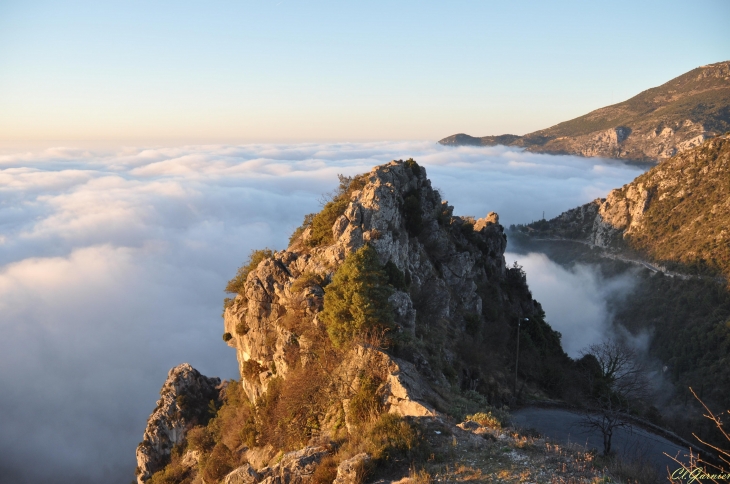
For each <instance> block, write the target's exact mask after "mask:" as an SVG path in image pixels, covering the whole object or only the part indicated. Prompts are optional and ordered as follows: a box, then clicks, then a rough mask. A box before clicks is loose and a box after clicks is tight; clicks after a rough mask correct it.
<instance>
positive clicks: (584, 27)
mask: <svg viewBox="0 0 730 484" xmlns="http://www.w3.org/2000/svg"><path fill="white" fill-rule="evenodd" d="M728 18H730V2H727V1H726V0H700V1H696V2H693V3H692V4H691V5H690V4H688V3H685V2H668V1H663V2H656V1H646V2H628V1H614V2H611V3H597V2H579V1H556V2H476V1H474V2H460V1H456V2H449V3H444V2H427V1H420V2H415V1H403V2H397V3H396V2H382V1H370V2H347V1H339V2H335V1H329V2H327V1H309V2H294V1H288V0H270V1H269V0H258V1H245V0H238V1H214V0H211V1H206V2H202V1H197V2H195V1H184V0H177V1H174V2H173V1H164V0H160V1H154V2H149V1H144V2H143V1H136V0H124V1H122V0H105V1H103V2H99V1H90V0H75V1H71V0H69V1H43V0H37V1H36V0H24V1H11V0H0V335H2V337H1V338H0V388H2V391H0V484H5V483H6V482H8V483H13V484H25V483H36V482H54V483H61V484H65V483H74V484H85V483H96V482H106V483H112V484H128V483H129V482H130V480H131V479H132V476H133V470H134V465H135V463H134V448H135V446H136V445H137V443H138V442H139V441H140V440H141V438H142V432H143V430H144V425H145V421H146V418H147V417H148V415H149V414H150V412H151V411H152V410H153V409H154V406H155V400H156V398H157V396H158V392H159V388H160V386H161V385H162V383H163V382H164V379H165V376H166V374H167V372H168V370H169V369H170V368H171V367H173V366H174V365H177V364H180V363H183V362H189V363H191V364H192V365H193V366H194V367H195V368H197V369H198V370H200V371H201V372H202V373H204V374H206V375H209V376H219V377H222V378H233V377H236V376H237V375H236V368H237V366H236V362H235V353H234V352H233V350H231V349H228V348H227V347H226V346H225V345H224V344H223V342H222V340H221V334H222V321H221V309H222V299H223V297H224V296H225V294H224V293H223V287H225V283H226V281H227V280H228V279H229V278H231V277H232V276H233V275H234V274H235V271H236V269H237V268H238V267H239V266H240V265H241V264H242V263H243V262H244V261H245V260H246V257H247V256H248V254H249V252H250V251H251V250H252V249H256V248H262V247H267V246H268V247H271V248H274V249H282V248H284V247H285V244H286V241H287V239H288V237H289V235H290V234H291V232H292V231H293V230H294V229H295V228H296V227H297V226H298V225H299V224H300V223H301V221H302V218H303V216H304V214H306V213H309V212H314V211H317V210H318V209H319V204H318V200H320V199H321V195H322V194H323V193H326V192H329V191H331V190H332V189H333V188H334V187H335V186H336V184H337V177H336V175H337V174H338V173H343V174H355V173H360V172H363V171H367V170H369V169H370V168H371V167H372V166H374V165H377V164H380V163H385V162H387V161H389V160H391V159H394V158H409V157H414V158H415V159H416V160H417V161H418V162H419V163H421V164H422V165H424V166H425V167H426V168H427V170H428V173H429V175H430V177H431V179H432V182H433V185H434V186H435V187H436V188H438V189H439V191H440V192H441V193H442V194H443V195H444V198H446V199H448V200H449V201H450V203H451V204H452V205H454V206H455V207H456V213H457V214H463V215H474V216H477V217H480V216H484V215H485V214H487V213H488V212H490V211H496V212H498V213H499V214H500V217H501V221H502V223H503V224H506V225H508V224H511V223H520V222H529V221H531V220H537V219H539V218H541V217H542V215H543V212H544V214H545V216H546V217H547V218H550V217H553V216H555V215H557V214H559V213H560V212H561V211H563V210H566V209H569V208H572V207H575V206H577V205H579V204H582V203H586V202H588V201H590V200H592V199H594V198H596V197H599V196H605V195H606V193H607V192H608V191H609V190H610V189H611V188H614V187H618V186H621V185H623V184H624V183H627V182H629V181H631V180H632V179H633V178H634V177H635V176H637V175H638V174H639V173H641V170H640V169H639V168H637V167H635V166H627V165H624V164H622V163H619V162H612V161H606V160H599V159H583V158H575V157H569V156H549V155H537V154H531V153H525V152H521V151H519V150H510V149H506V148H504V147H491V148H473V147H461V148H453V147H442V146H439V145H437V144H436V143H435V142H436V141H437V140H438V139H440V138H443V137H445V136H448V135H451V134H454V133H458V132H466V133H469V134H472V135H487V134H502V133H515V134H524V133H527V132H530V131H533V130H537V129H541V128H545V127H548V126H551V125H553V124H556V123H558V122H560V121H564V120H567V119H570V118H572V117H576V116H579V115H582V114H584V113H586V112H588V111H590V110H592V109H596V108H599V107H601V106H605V105H607V104H611V103H615V102H619V101H621V100H624V99H627V98H629V97H631V96H632V95H634V94H637V93H638V92H640V91H642V90H644V89H647V88H649V87H653V86H656V85H659V84H662V83H664V82H666V81H668V80H669V79H671V78H673V77H676V76H678V75H681V74H682V73H684V72H686V71H688V70H691V69H693V68H695V67H697V66H700V65H703V64H708V63H712V62H718V61H722V60H727V59H730V36H729V35H728V34H727V26H726V24H727V19H728ZM508 257H509V258H512V257H514V258H515V259H518V260H519V261H520V263H521V264H523V265H524V267H525V268H526V270H527V273H528V274H527V276H528V283H530V284H531V287H532V288H533V292H534V294H535V297H536V298H537V299H538V300H540V301H541V302H542V303H543V305H544V307H545V309H546V313H547V319H548V321H549V322H550V323H551V324H552V325H553V327H555V328H556V329H557V330H558V331H561V332H562V333H563V334H564V344H565V346H566V349H567V351H569V353H571V354H575V353H576V352H577V351H579V348H580V347H582V345H584V344H587V343H589V342H593V341H594V340H596V339H598V338H600V337H602V336H603V335H604V334H605V333H606V331H608V330H607V328H609V327H610V314H609V312H608V311H607V309H606V308H607V307H608V306H607V304H606V301H607V298H610V297H614V296H615V295H616V294H617V293H618V292H620V291H622V290H625V288H627V287H630V284H631V281H624V280H609V281H606V280H601V279H600V278H599V276H598V275H597V273H595V271H593V270H592V269H591V268H590V267H574V268H572V269H566V268H561V267H558V266H555V265H554V264H552V263H551V262H550V261H549V260H547V259H545V258H544V256H542V255H540V254H513V253H510V254H508ZM511 262H512V260H511V259H508V263H511ZM576 294H580V295H581V300H582V301H583V303H584V304H583V306H581V308H575V307H569V306H568V305H566V304H561V301H562V300H563V299H562V298H564V297H568V295H576ZM576 325H580V326H581V329H580V331H576V329H575V328H576Z"/></svg>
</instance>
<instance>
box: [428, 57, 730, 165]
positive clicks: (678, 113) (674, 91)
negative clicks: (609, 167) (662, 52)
mask: <svg viewBox="0 0 730 484" xmlns="http://www.w3.org/2000/svg"><path fill="white" fill-rule="evenodd" d="M728 130H730V61H725V62H719V63H716V64H711V65H707V66H702V67H698V68H696V69H693V70H691V71H689V72H687V73H686V74H683V75H681V76H679V77H677V78H675V79H672V80H671V81H669V82H667V83H665V84H662V85H661V86H659V87H655V88H652V89H647V90H646V91H643V92H641V93H640V94H638V95H636V96H634V97H632V98H631V99H628V100H627V101H624V102H621V103H618V104H614V105H612V106H607V107H604V108H600V109H597V110H595V111H592V112H590V113H588V114H586V115H584V116H580V117H578V118H575V119H572V120H570V121H565V122H563V123H560V124H557V125H555V126H553V127H551V128H548V129H544V130H540V131H535V132H534V133H529V134H526V135H524V136H516V135H501V136H484V137H482V138H476V137H472V136H468V135H465V134H457V135H453V136H449V137H447V138H444V139H442V140H441V141H439V143H441V144H443V145H455V146H456V145H481V146H493V145H497V144H503V145H509V146H518V147H523V148H526V149H527V150H529V151H533V152H536V153H551V154H571V155H579V156H589V157H590V156H601V157H605V158H623V159H629V160H637V161H660V160H662V159H666V158H669V157H671V156H673V155H675V154H676V153H679V152H682V151H684V150H686V149H688V148H692V147H694V146H698V145H700V144H701V143H702V142H703V141H705V140H706V139H707V138H710V137H712V136H715V135H717V134H720V133H724V132H726V131H728Z"/></svg>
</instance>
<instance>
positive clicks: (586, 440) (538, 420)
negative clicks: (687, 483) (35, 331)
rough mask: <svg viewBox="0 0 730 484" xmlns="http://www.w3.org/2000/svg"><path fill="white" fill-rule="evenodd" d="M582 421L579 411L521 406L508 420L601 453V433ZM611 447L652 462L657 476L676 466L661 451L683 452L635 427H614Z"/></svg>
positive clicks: (617, 452) (558, 439)
mask: <svg viewBox="0 0 730 484" xmlns="http://www.w3.org/2000/svg"><path fill="white" fill-rule="evenodd" d="M583 421H584V420H583V416H582V415H581V414H580V413H577V412H573V411H570V410H563V409H557V408H539V407H525V408H521V409H519V410H516V411H515V412H513V414H512V422H513V424H514V425H515V426H517V427H521V428H524V429H535V430H537V431H538V432H539V433H540V434H542V435H543V436H545V437H548V438H550V439H551V440H553V441H557V442H560V443H563V444H567V443H573V444H579V445H582V446H584V447H586V448H587V449H596V450H598V452H601V451H602V450H603V435H602V434H601V432H600V431H598V430H596V429H591V428H586V427H585V426H583V425H581V423H582V422H583ZM612 447H613V450H614V451H615V453H616V454H617V455H618V456H620V457H622V458H624V459H628V460H636V461H638V462H640V463H646V465H653V466H654V467H656V469H657V470H658V471H659V473H660V475H665V474H666V472H667V469H670V470H671V471H673V470H675V469H676V468H677V467H679V465H678V464H677V463H676V462H674V461H673V460H672V459H670V458H669V457H667V456H665V455H664V452H666V453H667V454H669V455H671V456H677V455H679V456H680V457H681V456H683V455H684V454H686V453H687V448H685V447H682V446H680V445H677V444H675V443H673V442H671V441H669V440H667V439H666V438H664V437H662V436H660V435H657V434H654V433H652V432H649V431H647V430H644V429H643V428H639V427H636V426H633V427H632V428H619V429H616V430H614V434H613V439H612Z"/></svg>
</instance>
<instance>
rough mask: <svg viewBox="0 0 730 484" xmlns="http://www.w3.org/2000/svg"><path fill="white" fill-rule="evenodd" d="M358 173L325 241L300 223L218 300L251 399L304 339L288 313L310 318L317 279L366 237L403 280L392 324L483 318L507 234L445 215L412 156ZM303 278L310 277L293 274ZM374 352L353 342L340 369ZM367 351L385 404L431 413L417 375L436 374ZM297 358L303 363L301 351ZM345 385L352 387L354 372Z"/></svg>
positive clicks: (421, 362)
mask: <svg viewBox="0 0 730 484" xmlns="http://www.w3.org/2000/svg"><path fill="white" fill-rule="evenodd" d="M365 177H366V179H365V182H364V186H363V187H362V188H361V189H359V190H355V191H353V192H352V193H350V195H349V196H350V198H349V203H348V204H347V207H346V209H345V210H344V213H343V214H342V215H341V216H340V217H339V218H337V220H336V221H335V223H334V225H333V227H332V242H331V243H330V244H328V245H323V246H319V247H314V248H311V247H309V246H308V245H307V240H308V237H310V236H311V235H310V230H309V229H307V230H304V231H303V235H302V236H301V238H300V240H297V241H294V243H293V244H292V246H290V247H289V248H288V249H286V250H283V251H280V252H276V253H274V255H273V257H272V258H270V259H266V260H264V261H262V262H261V263H260V264H259V265H258V267H256V268H255V269H254V270H252V271H251V272H250V274H249V275H248V278H247V280H246V284H245V289H244V291H243V293H242V294H240V295H238V296H237V297H236V298H235V300H233V302H232V303H231V304H230V306H229V307H228V308H226V310H225V313H224V326H225V331H226V332H228V333H230V334H231V335H232V336H233V338H232V339H230V340H229V341H228V345H229V346H231V347H233V348H235V349H236V353H237V357H238V362H239V368H240V371H241V375H242V385H243V386H244V388H245V390H246V393H247V394H248V396H249V398H250V399H251V400H253V401H255V400H256V399H257V398H259V397H260V396H261V395H262V393H263V392H265V391H266V388H267V385H268V382H269V381H270V380H271V379H272V378H274V377H282V378H286V375H287V373H288V372H289V370H290V366H291V364H292V360H291V353H292V351H291V350H292V346H296V347H298V348H299V349H300V350H301V349H302V348H306V346H307V344H308V342H307V340H306V338H304V337H303V336H302V335H301V334H298V333H297V331H296V330H294V329H292V327H291V321H292V318H294V315H298V317H300V318H303V319H309V320H311V321H312V324H319V323H318V319H317V314H318V313H319V311H320V310H321V309H322V305H323V295H324V292H325V289H324V288H323V287H322V286H324V285H326V283H327V282H328V281H330V280H331V278H332V276H333V274H334V272H335V271H336V269H337V267H338V266H339V265H340V264H341V263H342V262H343V261H344V259H345V257H346V256H347V254H349V253H351V252H354V251H356V250H358V249H359V248H360V247H362V246H363V245H364V244H366V243H367V244H370V245H371V246H372V247H373V248H375V250H376V251H377V254H378V256H379V258H380V262H381V263H382V264H383V265H385V264H390V265H391V266H394V267H395V268H397V270H398V271H399V272H400V273H402V274H403V276H404V279H405V280H407V281H408V288H407V290H397V291H395V292H394V293H393V295H392V296H391V298H390V303H391V305H392V306H393V309H394V314H395V319H396V323H397V325H398V328H399V331H402V332H407V333H410V334H412V335H414V334H415V332H416V326H417V325H418V324H419V321H421V324H428V321H444V320H449V321H450V323H451V324H453V325H454V326H455V327H457V328H459V331H461V332H463V331H464V324H465V322H464V321H465V320H464V315H475V316H474V317H475V318H482V313H483V304H484V303H483V295H481V294H480V291H479V288H478V284H482V285H483V284H487V283H491V284H495V285H499V283H500V281H502V280H504V278H505V275H506V272H507V268H506V265H505V261H504V257H503V254H504V251H505V248H506V236H505V235H504V232H503V228H502V226H501V225H500V224H499V217H498V215H497V214H496V213H493V212H492V213H490V214H488V215H487V216H486V217H485V218H483V219H473V218H469V217H458V216H454V215H453V207H451V206H449V205H448V203H447V202H444V201H442V200H441V197H440V194H439V193H438V191H436V190H434V189H433V188H432V187H431V184H430V181H429V180H428V178H427V176H426V170H425V169H424V168H422V167H419V166H418V165H414V164H409V163H407V162H403V161H394V162H391V163H388V164H386V165H382V166H379V167H376V168H374V169H373V170H372V171H371V172H370V173H369V174H367V175H365ZM406 207H410V208H406ZM313 275H314V277H313ZM304 278H310V279H312V282H309V283H306V284H302V283H301V282H298V281H300V280H302V279H304ZM315 280H317V281H323V282H314V281H315ZM404 289H405V288H404ZM490 304H493V303H490ZM498 304H500V305H501V304H504V301H499V302H498ZM514 304H518V305H519V304H526V305H527V307H525V308H522V309H518V311H519V312H534V311H535V308H534V304H535V303H534V302H533V301H532V299H531V298H529V297H528V298H527V299H526V300H525V301H514ZM419 311H421V312H422V313H421V314H420V316H423V318H421V317H419ZM302 353H304V352H302V351H300V354H302ZM446 354H447V355H448V354H449V352H448V350H446ZM366 355H367V357H365V356H366ZM374 355H375V353H373V352H372V351H369V350H366V349H365V348H364V347H362V346H358V347H356V348H355V349H353V350H352V351H351V353H350V354H349V356H348V357H347V358H346V359H345V361H344V362H343V365H342V373H343V375H350V376H348V378H351V379H356V378H357V371H348V370H347V369H348V368H349V369H350V370H351V369H352V368H358V367H360V368H361V367H362V366H363V365H365V364H366V363H365V362H366V361H367V360H370V359H372V358H371V357H373V356H374ZM375 356H377V357H375V360H377V361H378V363H377V365H376V366H379V367H380V368H382V369H383V372H384V375H383V376H384V381H385V382H386V383H384V387H383V390H384V391H385V392H386V394H385V395H384V397H383V398H384V401H385V402H386V403H387V405H388V407H389V408H390V411H392V412H397V413H401V414H404V415H426V414H433V404H434V402H435V401H437V400H438V398H439V397H437V396H436V395H435V394H434V393H433V392H432V391H431V390H430V388H429V384H428V383H426V379H428V378H430V379H431V380H432V381H442V382H444V384H445V382H446V378H445V377H444V375H443V374H441V373H436V372H433V371H431V369H430V368H429V365H428V361H427V359H426V358H424V357H423V356H421V355H411V360H412V361H403V360H402V359H399V358H396V357H394V356H392V355H388V354H386V353H383V352H380V353H377V355H375ZM299 361H300V362H301V363H302V364H304V365H306V357H304V358H303V359H302V358H300V360H299ZM349 385H350V386H353V385H354V386H356V384H355V383H354V382H353V381H350V384H349ZM345 386H347V385H345ZM345 397H346V396H345ZM426 400H430V401H431V403H427V402H426Z"/></svg>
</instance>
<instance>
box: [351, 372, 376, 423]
mask: <svg viewBox="0 0 730 484" xmlns="http://www.w3.org/2000/svg"><path fill="white" fill-rule="evenodd" d="M379 385H380V382H379V381H378V380H377V379H375V378H373V376H371V375H365V376H363V377H362V378H360V386H359V388H358V390H357V393H355V395H354V396H353V397H352V399H350V405H349V409H348V410H349V416H350V419H351V420H352V421H354V422H355V423H358V424H360V423H366V422H370V421H373V420H375V419H376V418H377V417H378V416H379V415H380V414H381V413H383V410H384V407H383V402H382V399H381V398H379V396H378V394H377V390H378V386H379Z"/></svg>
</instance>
